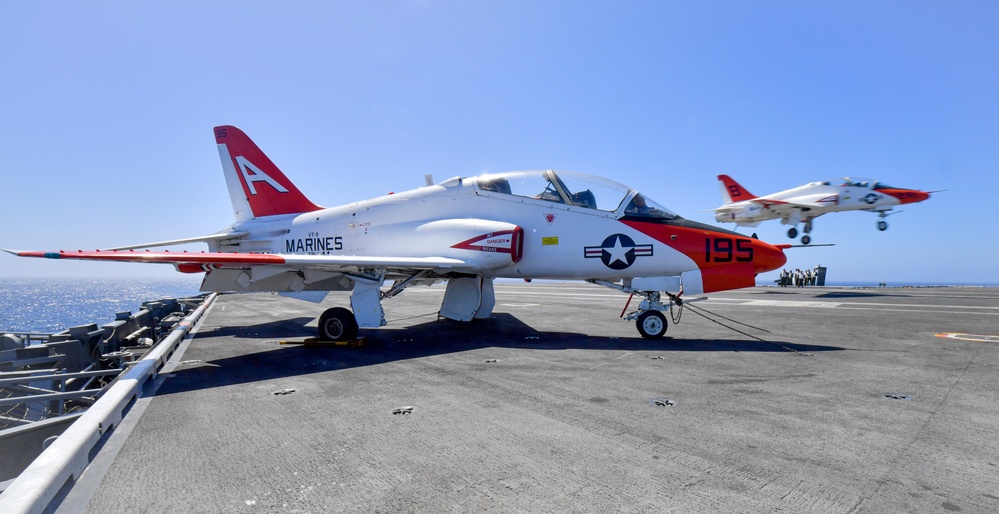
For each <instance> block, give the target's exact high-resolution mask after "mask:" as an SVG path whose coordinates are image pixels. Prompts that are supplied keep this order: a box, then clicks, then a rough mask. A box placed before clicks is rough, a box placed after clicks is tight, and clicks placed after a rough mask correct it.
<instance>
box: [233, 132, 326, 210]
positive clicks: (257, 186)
mask: <svg viewBox="0 0 999 514" xmlns="http://www.w3.org/2000/svg"><path fill="white" fill-rule="evenodd" d="M215 143H216V144H218V148H219V158H220V159H221V160H222V172H223V173H224V174H225V182H226V186H228V188H229V198H230V199H231V200H232V210H233V213H234V214H235V215H236V219H237V220H249V219H253V218H259V217H261V216H274V215H277V214H298V213H302V212H311V211H316V210H319V209H322V207H320V206H318V205H316V204H314V203H312V202H311V201H309V199H308V198H306V197H305V195H303V194H302V192H301V191H299V190H298V188H297V187H295V184H292V183H291V181H290V180H288V177H285V176H284V173H281V170H280V169H278V167H277V166H275V165H274V163H273V162H271V160H270V159H268V158H267V156H266V155H264V152H263V151H261V150H260V148H258V147H257V145H256V144H254V143H253V141H252V140H251V139H250V138H249V136H247V135H246V134H245V133H243V131H242V130H239V129H238V128H236V127H233V126H231V125H224V126H220V127H215Z"/></svg>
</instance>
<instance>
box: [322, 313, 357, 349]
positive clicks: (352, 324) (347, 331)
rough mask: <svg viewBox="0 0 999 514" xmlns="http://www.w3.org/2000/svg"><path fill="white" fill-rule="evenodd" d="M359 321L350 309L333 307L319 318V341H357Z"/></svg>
mask: <svg viewBox="0 0 999 514" xmlns="http://www.w3.org/2000/svg"><path fill="white" fill-rule="evenodd" d="M357 328H358V327H357V320H356V319H355V318H354V313H353V312H350V309H346V308H343V307H333V308H332V309H328V310H326V312H324V313H323V315H322V316H319V339H320V340H323V341H349V340H351V339H357Z"/></svg>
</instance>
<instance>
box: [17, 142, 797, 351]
mask: <svg viewBox="0 0 999 514" xmlns="http://www.w3.org/2000/svg"><path fill="white" fill-rule="evenodd" d="M215 139H216V144H217V146H218V152H219V157H220V159H221V161H222V170H223V173H224V176H225V181H226V185H227V187H228V190H229V196H230V199H231V201H232V208H233V214H234V215H235V222H234V223H232V224H231V225H230V226H229V227H228V228H226V229H223V230H221V231H219V232H217V233H215V234H210V235H207V236H201V237H193V238H185V239H179V240H173V241H161V242H156V243H147V244H139V245H132V246H125V247H120V248H112V249H106V250H95V251H75V252H73V251H69V252H67V251H55V252H42V251H14V250H7V251H8V252H9V253H13V254H15V255H18V256H22V257H41V258H49V259H86V260H98V261H125V262H143V263H166V264H172V265H173V266H175V267H176V269H177V270H178V271H180V272H184V273H204V279H203V281H202V285H201V290H202V291H271V292H278V293H281V294H286V295H289V296H294V297H297V298H300V299H306V300H311V301H315V302H320V301H322V299H323V298H325V296H326V295H327V293H328V292H329V291H350V305H351V309H346V308H343V307H334V308H331V309H328V310H326V311H325V312H324V313H323V314H322V315H321V316H320V318H319V330H318V336H319V338H320V339H324V340H348V339H353V338H355V337H356V336H357V333H358V328H359V327H360V328H372V327H380V326H383V325H385V324H386V322H385V314H384V310H383V308H382V301H383V300H386V299H389V298H392V297H394V296H396V295H398V294H399V293H400V292H402V291H403V290H404V289H406V288H407V287H410V286H414V285H430V284H433V283H435V282H441V281H446V282H447V285H446V288H445V291H444V299H443V303H442V305H441V307H440V312H439V315H440V316H441V317H444V318H448V319H452V320H459V321H471V320H473V319H476V318H487V317H489V316H490V315H491V313H492V311H493V307H494V306H495V293H494V288H493V281H494V279H497V278H516V279H526V280H530V279H535V278H536V279H567V280H585V281H588V282H591V283H594V284H599V285H602V286H606V287H609V288H612V289H615V290H618V291H622V292H624V293H631V294H633V295H637V296H640V297H641V298H642V301H641V302H640V303H639V306H638V308H637V309H636V310H634V311H632V312H630V313H629V314H628V315H627V316H626V317H625V319H627V320H635V322H636V325H637V327H638V331H639V332H640V333H641V335H642V336H643V337H646V338H657V337H661V336H662V335H663V334H665V332H666V329H667V321H666V317H665V316H664V315H663V311H666V310H668V309H670V308H671V307H672V306H673V305H674V304H678V305H680V306H682V300H681V299H680V295H681V294H688V295H699V294H703V293H710V292H713V291H723V290H727V289H735V288H742V287H751V286H753V285H755V276H756V274H757V273H762V272H766V271H771V270H774V269H777V268H779V267H781V266H782V265H783V264H784V263H785V262H786V260H787V259H786V257H785V256H784V253H783V250H784V249H785V248H788V247H790V246H791V245H771V244H768V243H765V242H763V241H760V240H757V239H755V238H749V237H746V236H743V235H741V234H738V233H736V232H732V231H728V230H725V229H720V228H717V227H713V226H710V225H705V224H702V223H697V222H694V221H690V220H686V219H684V218H682V217H680V216H678V215H677V214H674V213H673V212H670V211H669V210H668V209H666V208H665V207H662V206H661V205H659V204H657V203H656V202H654V201H652V200H651V199H649V198H648V197H646V196H644V195H642V194H640V193H639V192H638V191H635V190H633V189H631V188H629V187H627V186H624V185H622V184H619V183H617V182H614V181H611V180H607V179H603V178H599V177H595V176H591V175H584V174H579V173H571V172H564V171H553V170H540V171H514V172H507V173H490V174H486V175H480V176H475V177H454V178H452V179H449V180H445V181H443V182H441V183H439V184H435V185H428V186H426V187H421V188H419V189H415V190H412V191H406V192H401V193H396V194H389V195H386V196H382V197H378V198H373V199H370V200H362V201H358V202H353V203H348V204H345V205H341V206H339V207H330V208H325V207H320V206H319V205H316V204H315V203H313V202H312V201H310V200H309V199H308V198H306V196H305V195H304V194H302V192H301V191H299V190H298V188H296V187H295V185H294V184H293V183H292V182H291V181H290V180H288V178H287V177H286V176H285V174H284V173H282V172H281V170H279V169H278V167H277V166H275V165H274V163H273V162H271V160H270V159H269V158H268V157H267V156H266V155H264V153H263V152H262V151H261V150H260V149H259V148H258V147H257V145H256V144H254V143H253V141H251V140H250V138H249V137H248V136H247V135H246V134H244V133H243V132H242V131H241V130H240V129H238V128H236V127H232V126H220V127H215ZM191 242H205V243H207V244H208V248H209V251H208V252H200V253H199V252H186V251H184V252H176V251H174V252H170V251H150V250H148V248H154V247H160V246H167V245H173V244H184V243H191ZM140 249H146V250H143V251H136V250H140ZM629 302H630V299H629Z"/></svg>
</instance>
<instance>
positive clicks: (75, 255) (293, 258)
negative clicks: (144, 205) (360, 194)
mask: <svg viewBox="0 0 999 514" xmlns="http://www.w3.org/2000/svg"><path fill="white" fill-rule="evenodd" d="M4 251H5V252H7V253H10V254H13V255H16V256H18V257H38V258H45V259H78V260H89V261H115V262H143V263H159V264H172V265H174V266H176V267H177V270H178V271H181V272H186V273H198V272H202V271H208V270H211V269H217V268H234V269H244V268H249V267H256V266H274V267H280V268H285V269H299V270H316V271H334V272H336V271H353V270H359V269H367V268H391V269H408V270H442V271H445V272H449V271H463V270H466V269H467V270H471V269H475V268H476V267H477V266H476V264H475V263H474V262H470V261H464V260H461V259H454V258H450V257H376V256H342V255H297V254H273V253H223V252H187V251H184V252H170V251H162V252H151V251H149V250H146V251H142V252H136V251H134V250H128V251H117V250H111V251H102V250H94V251H83V250H79V251H75V252H67V251H58V252H39V251H17V250H4Z"/></svg>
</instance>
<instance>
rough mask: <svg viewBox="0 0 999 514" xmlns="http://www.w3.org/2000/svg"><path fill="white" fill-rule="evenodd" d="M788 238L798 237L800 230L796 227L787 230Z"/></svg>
mask: <svg viewBox="0 0 999 514" xmlns="http://www.w3.org/2000/svg"><path fill="white" fill-rule="evenodd" d="M787 237H790V238H791V239H794V238H796V237H798V229H797V228H796V227H791V228H789V229H787Z"/></svg>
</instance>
